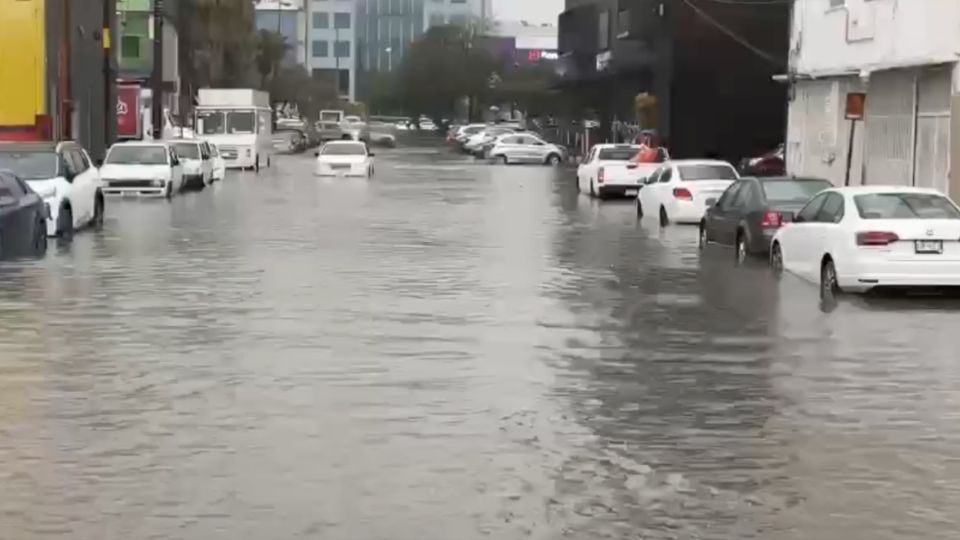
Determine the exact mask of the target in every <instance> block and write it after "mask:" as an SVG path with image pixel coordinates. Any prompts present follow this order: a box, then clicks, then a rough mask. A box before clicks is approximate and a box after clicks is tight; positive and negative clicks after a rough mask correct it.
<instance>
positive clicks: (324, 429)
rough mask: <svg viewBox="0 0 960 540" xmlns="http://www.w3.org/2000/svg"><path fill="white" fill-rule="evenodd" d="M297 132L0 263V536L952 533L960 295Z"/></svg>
mask: <svg viewBox="0 0 960 540" xmlns="http://www.w3.org/2000/svg"><path fill="white" fill-rule="evenodd" d="M377 159H378V165H377V177H376V178H374V179H372V180H370V181H368V182H365V181H352V180H351V181H343V180H340V181H331V180H318V179H315V178H313V177H312V176H311V175H310V171H311V158H310V157H309V156H300V157H285V158H283V159H281V160H279V162H278V163H277V166H276V167H275V169H274V170H271V171H266V172H262V173H261V175H260V176H259V177H257V176H254V175H252V174H240V175H235V176H233V177H229V178H228V179H227V181H226V182H224V183H222V184H220V185H216V186H215V187H214V188H213V189H207V190H206V191H205V192H203V193H199V194H191V195H186V196H183V197H179V198H176V199H174V200H173V201H172V202H169V203H167V202H164V201H157V200H150V201H135V200H123V201H115V200H111V201H110V202H109V203H108V205H109V206H108V210H107V212H108V219H107V222H106V225H105V227H104V230H103V231H102V232H98V233H92V232H84V233H82V234H79V235H78V236H77V237H76V239H75V240H74V242H73V244H72V245H70V246H61V247H59V248H57V249H54V250H52V251H51V253H49V254H48V256H47V257H46V258H45V259H43V260H41V261H29V260H27V261H13V262H4V263H3V264H2V266H0V325H2V328H3V329H2V331H0V486H3V490H2V491H3V493H2V495H0V538H3V539H4V540H6V539H12V540H19V539H53V538H57V539H60V538H78V539H108V538H117V539H125V540H126V539H154V538H156V539H169V538H177V539H190V540H193V539H197V540H200V539H203V540H214V539H258V540H259V539H288V538H323V539H334V540H339V539H384V540H387V539H389V540H406V539H410V540H428V539H456V540H469V539H474V538H477V539H479V538H498V539H515V538H516V539H519V538H537V539H555V538H577V539H594V538H597V539H599V538H610V539H639V538H644V539H668V538H672V539H694V538H703V539H721V540H740V539H746V538H764V539H831V540H832V539H845V540H859V539H864V540H867V539H869V540H878V539H893V538H924V539H926V538H956V536H957V530H958V528H960V515H958V513H957V512H956V509H957V508H960V355H958V354H957V348H958V345H960V338H957V337H956V336H954V335H953V334H954V333H955V332H956V329H957V328H960V303H958V302H957V301H955V300H946V301H944V300H925V299H909V298H907V299H903V298H893V299H890V298H879V299H875V298H866V299H853V300H845V301H843V302H842V303H841V304H840V305H839V306H838V307H837V309H835V310H833V311H832V312H828V313H825V312H823V311H821V309H820V306H819V304H818V301H817V290H816V288H815V287H814V286H812V285H809V284H806V283H803V282H801V281H799V280H797V279H794V278H792V277H789V276H787V277H785V278H784V279H783V281H782V282H779V283H778V282H776V281H774V280H773V279H772V278H771V276H770V275H769V273H768V272H767V271H766V269H765V267H764V265H763V264H751V265H748V266H747V267H745V268H736V267H735V266H734V264H733V255H732V253H730V252H728V251H725V250H723V249H719V248H716V249H713V248H711V249H710V250H709V251H708V253H706V255H705V256H703V257H701V256H700V254H698V252H697V250H696V247H695V244H696V232H695V230H694V229H691V228H670V229H667V230H663V231H661V230H660V229H659V228H658V227H657V226H656V225H655V224H654V223H653V222H650V223H643V224H638V223H637V221H636V218H635V214H634V208H633V206H632V205H630V204H629V203H617V202H604V203H598V202H596V201H591V200H588V199H587V198H586V197H585V196H578V194H577V193H576V188H575V183H574V181H573V180H572V178H570V177H569V173H568V172H565V171H554V170H551V169H548V168H543V167H508V168H505V167H501V166H487V165H480V164H473V163H472V162H470V161H468V160H461V159H460V158H458V157H453V156H450V155H448V154H446V153H443V152H438V151H434V150H430V149H422V150H396V151H385V152H380V153H379V155H378V158H377Z"/></svg>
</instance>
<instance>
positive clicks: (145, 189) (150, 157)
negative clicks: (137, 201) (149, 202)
mask: <svg viewBox="0 0 960 540" xmlns="http://www.w3.org/2000/svg"><path fill="white" fill-rule="evenodd" d="M100 178H101V179H102V180H103V183H104V186H103V193H104V194H106V195H158V196H162V197H172V196H173V194H174V193H179V192H180V190H181V189H183V166H182V165H181V164H180V160H179V159H178V158H177V155H176V152H174V150H173V147H172V146H170V145H168V144H166V143H163V142H152V141H151V142H119V143H116V144H114V145H113V146H111V147H110V150H109V151H107V157H106V159H105V160H104V163H103V166H102V167H100Z"/></svg>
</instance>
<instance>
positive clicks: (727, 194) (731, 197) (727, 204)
mask: <svg viewBox="0 0 960 540" xmlns="http://www.w3.org/2000/svg"><path fill="white" fill-rule="evenodd" d="M742 187H743V182H737V183H735V184H733V185H731V186H730V187H728V188H727V190H726V191H724V192H723V195H721V196H720V200H719V201H717V207H718V208H720V209H721V210H729V209H730V208H731V207H732V206H733V201H735V200H736V198H737V194H738V192H739V191H740V188H742Z"/></svg>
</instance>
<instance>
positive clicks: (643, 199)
mask: <svg viewBox="0 0 960 540" xmlns="http://www.w3.org/2000/svg"><path fill="white" fill-rule="evenodd" d="M666 169H667V168H666V167H660V168H658V169H656V170H654V171H653V172H652V173H651V174H650V176H648V177H647V179H646V180H645V181H644V183H643V187H642V188H641V189H640V192H639V193H638V194H637V198H638V199H640V207H641V208H642V209H643V212H644V215H648V214H650V212H653V208H655V207H654V206H653V204H654V202H655V201H654V195H655V194H656V190H655V186H656V185H657V184H658V183H659V182H660V176H661V175H662V174H663V173H664V171H666ZM650 215H652V214H650Z"/></svg>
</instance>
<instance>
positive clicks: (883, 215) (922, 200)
mask: <svg viewBox="0 0 960 540" xmlns="http://www.w3.org/2000/svg"><path fill="white" fill-rule="evenodd" d="M853 202H854V204H855V205H856V206H857V212H858V213H859V214H860V217H861V218H863V219H960V210H958V209H957V207H956V205H954V204H953V203H952V202H951V201H950V199H947V198H946V197H944V196H942V195H937V194H935V193H870V194H865V195H857V196H855V197H854V198H853Z"/></svg>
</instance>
